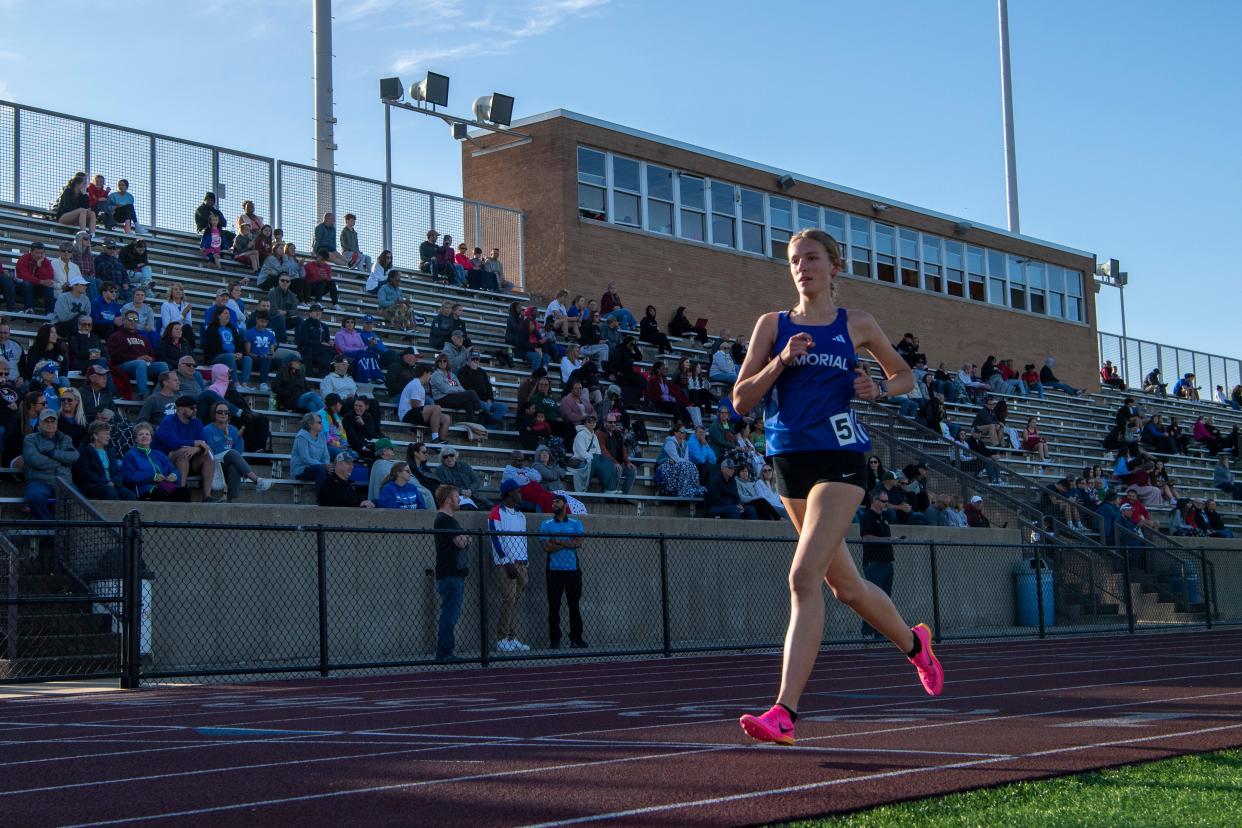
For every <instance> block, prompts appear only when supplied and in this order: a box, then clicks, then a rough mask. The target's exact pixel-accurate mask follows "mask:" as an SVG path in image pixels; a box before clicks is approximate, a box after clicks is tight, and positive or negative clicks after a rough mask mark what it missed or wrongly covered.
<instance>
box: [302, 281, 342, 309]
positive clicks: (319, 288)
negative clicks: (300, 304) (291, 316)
mask: <svg viewBox="0 0 1242 828" xmlns="http://www.w3.org/2000/svg"><path fill="white" fill-rule="evenodd" d="M325 293H326V294H328V296H329V297H331V299H332V304H334V305H339V304H340V303H341V295H340V293H339V292H338V291H337V289H336V281H335V280H329V281H326V282H308V283H307V284H306V298H307V299H308V300H309V301H311V302H318V301H319V300H320V299H322V298H323V295H324V294H325Z"/></svg>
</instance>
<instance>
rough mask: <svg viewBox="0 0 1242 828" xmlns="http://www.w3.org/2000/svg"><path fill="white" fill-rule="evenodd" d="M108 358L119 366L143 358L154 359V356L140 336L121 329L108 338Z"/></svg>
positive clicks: (136, 332) (134, 332)
mask: <svg viewBox="0 0 1242 828" xmlns="http://www.w3.org/2000/svg"><path fill="white" fill-rule="evenodd" d="M108 357H109V358H110V359H111V360H112V361H113V362H114V363H116V364H118V365H119V364H121V363H123V362H132V361H133V360H135V359H142V358H143V357H151V358H152V359H154V358H155V354H153V353H152V352H151V346H150V345H149V344H147V341H146V340H145V339H143V338H142V334H140V333H138V331H127V330H125V329H124V328H122V329H120V330H118V331H117V332H116V333H114V334H113V335H112V336H110V337H108Z"/></svg>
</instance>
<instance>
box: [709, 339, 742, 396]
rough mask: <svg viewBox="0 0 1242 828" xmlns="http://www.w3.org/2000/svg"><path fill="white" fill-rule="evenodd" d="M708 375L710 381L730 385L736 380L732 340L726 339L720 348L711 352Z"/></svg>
mask: <svg viewBox="0 0 1242 828" xmlns="http://www.w3.org/2000/svg"><path fill="white" fill-rule="evenodd" d="M708 376H709V377H710V378H711V381H712V382H721V383H724V384H725V385H732V384H733V383H735V382H737V363H736V362H734V361H733V341H732V340H731V339H726V340H725V341H724V342H721V343H720V348H719V349H718V350H717V351H716V353H714V354H712V367H711V371H710V372H709V374H708Z"/></svg>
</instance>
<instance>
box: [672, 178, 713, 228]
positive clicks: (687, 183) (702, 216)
mask: <svg viewBox="0 0 1242 828" xmlns="http://www.w3.org/2000/svg"><path fill="white" fill-rule="evenodd" d="M679 179H680V181H681V237H682V238H683V239H690V240H692V241H707V215H706V209H705V206H704V200H703V179H701V178H698V177H696V176H693V175H683V176H680V177H679Z"/></svg>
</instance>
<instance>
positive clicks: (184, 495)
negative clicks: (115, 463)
mask: <svg viewBox="0 0 1242 828" xmlns="http://www.w3.org/2000/svg"><path fill="white" fill-rule="evenodd" d="M154 434H155V429H154V428H153V427H152V426H151V424H150V423H138V424H137V425H136V426H134V445H133V446H132V447H131V448H130V449H129V451H127V452H126V453H125V456H124V457H123V458H122V460H121V480H122V481H123V482H124V484H125V485H126V486H127V487H128V488H130V489H131V490H133V492H134V493H135V494H136V495H138V499H139V500H156V501H167V502H172V503H189V502H190V490H189V489H188V488H186V487H185V486H183V485H182V483H183V482H184V479H183V478H182V477H181V476H180V474H179V473H178V471H177V469H176V467H175V466H174V465H173V463H172V461H171V460H170V459H169V457H168V455H166V454H164V453H163V452H162V451H159V450H158V449H156V448H153V447H152V444H151V443H152V439H153V437H154Z"/></svg>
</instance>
